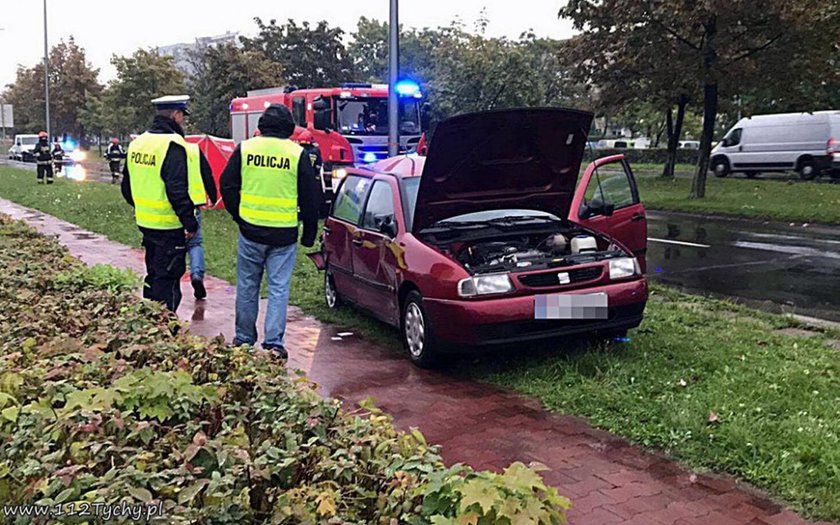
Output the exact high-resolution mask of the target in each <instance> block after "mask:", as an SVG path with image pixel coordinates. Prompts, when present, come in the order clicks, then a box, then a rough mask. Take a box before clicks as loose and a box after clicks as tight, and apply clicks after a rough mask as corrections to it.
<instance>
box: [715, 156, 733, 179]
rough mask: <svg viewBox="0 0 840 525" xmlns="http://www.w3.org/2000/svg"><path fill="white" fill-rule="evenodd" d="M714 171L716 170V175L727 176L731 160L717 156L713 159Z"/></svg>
mask: <svg viewBox="0 0 840 525" xmlns="http://www.w3.org/2000/svg"><path fill="white" fill-rule="evenodd" d="M712 171H714V172H715V177H726V176H727V175H729V172H730V168H729V161H728V160H727V159H726V157H715V158H713V159H712Z"/></svg>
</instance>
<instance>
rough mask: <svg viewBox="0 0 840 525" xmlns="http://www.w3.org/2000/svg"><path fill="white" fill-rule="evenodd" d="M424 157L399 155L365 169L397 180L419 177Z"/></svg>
mask: <svg viewBox="0 0 840 525" xmlns="http://www.w3.org/2000/svg"><path fill="white" fill-rule="evenodd" d="M425 163H426V157H421V156H420V155H416V154H413V155H400V156H398V157H391V158H387V159H383V160H380V161H379V162H375V163H373V164H370V165H369V166H367V167H366V169H367V170H370V171H372V172H373V173H383V174H390V175H394V176H395V177H397V178H399V179H408V178H412V177H419V176H420V175H421V174H422V173H423V166H424V165H425Z"/></svg>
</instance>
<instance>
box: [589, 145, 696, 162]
mask: <svg viewBox="0 0 840 525" xmlns="http://www.w3.org/2000/svg"><path fill="white" fill-rule="evenodd" d="M620 153H621V154H623V155H624V156H625V157H626V158H627V160H629V161H630V163H631V164H633V163H645V164H662V165H664V164H665V161H666V160H667V159H668V150H666V149H660V148H657V149H595V150H589V149H587V150H586V152H585V153H584V159H585V160H587V161H591V160H592V159H593V158H596V159H597V158H601V157H609V156H610V155H618V154H620ZM677 164H697V150H692V149H678V150H677Z"/></svg>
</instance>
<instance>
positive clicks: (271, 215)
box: [239, 136, 303, 228]
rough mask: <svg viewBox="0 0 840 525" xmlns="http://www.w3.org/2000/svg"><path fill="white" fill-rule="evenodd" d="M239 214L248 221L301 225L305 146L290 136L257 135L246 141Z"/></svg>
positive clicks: (271, 224) (277, 226)
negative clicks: (300, 167)
mask: <svg viewBox="0 0 840 525" xmlns="http://www.w3.org/2000/svg"><path fill="white" fill-rule="evenodd" d="M240 153H241V154H242V190H241V191H240V199H241V200H240V204H239V216H240V217H242V220H244V221H245V222H247V223H248V224H253V225H254V226H265V227H269V228H297V225H298V199H297V197H298V188H297V178H298V161H299V160H300V156H301V155H302V154H303V148H301V147H300V146H299V145H297V144H295V143H294V142H292V141H291V140H288V139H278V138H274V137H263V136H259V137H254V138H252V139H248V140H246V141H244V142H242V145H241V149H240Z"/></svg>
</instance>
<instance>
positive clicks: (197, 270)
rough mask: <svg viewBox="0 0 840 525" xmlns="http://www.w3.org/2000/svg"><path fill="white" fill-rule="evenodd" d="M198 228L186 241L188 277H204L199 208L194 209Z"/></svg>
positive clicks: (202, 238)
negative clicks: (188, 266) (188, 258)
mask: <svg viewBox="0 0 840 525" xmlns="http://www.w3.org/2000/svg"><path fill="white" fill-rule="evenodd" d="M195 220H196V221H198V230H196V231H195V237H193V238H192V239H190V240H188V241H187V253H188V254H189V255H190V279H204V246H202V242H204V236H203V235H202V233H201V210H198V209H197V210H195Z"/></svg>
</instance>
